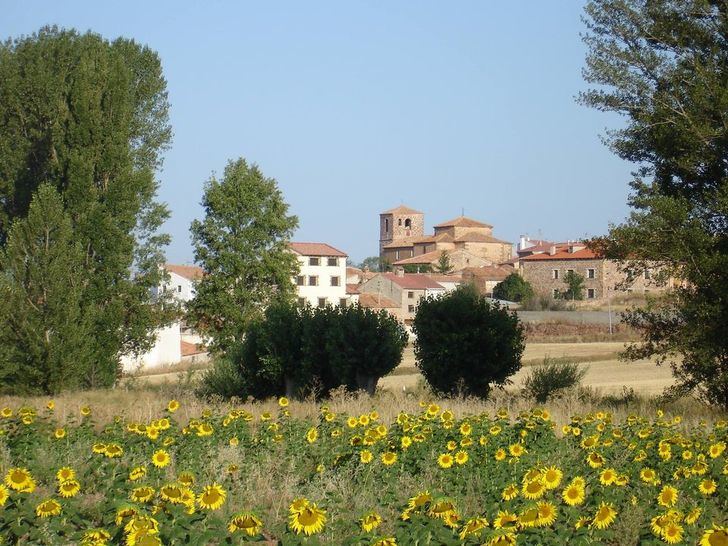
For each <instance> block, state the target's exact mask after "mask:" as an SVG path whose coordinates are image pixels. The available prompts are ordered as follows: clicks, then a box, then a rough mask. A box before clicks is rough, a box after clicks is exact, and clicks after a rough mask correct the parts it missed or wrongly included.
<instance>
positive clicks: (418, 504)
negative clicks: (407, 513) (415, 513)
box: [407, 491, 432, 510]
mask: <svg viewBox="0 0 728 546" xmlns="http://www.w3.org/2000/svg"><path fill="white" fill-rule="evenodd" d="M431 502H432V495H430V492H429V491H422V492H421V493H417V494H416V495H415V496H414V497H411V498H410V499H409V501H408V502H407V507H408V508H409V509H410V510H419V509H420V508H423V507H425V506H427V505H428V504H429V503H431Z"/></svg>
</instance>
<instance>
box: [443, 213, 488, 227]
mask: <svg viewBox="0 0 728 546" xmlns="http://www.w3.org/2000/svg"><path fill="white" fill-rule="evenodd" d="M435 227H436V228H442V227H493V226H491V225H490V224H484V223H483V222H478V221H477V220H473V219H472V218H468V217H466V216H458V217H457V218H454V219H452V220H448V221H447V222H442V223H441V224H437V225H436V226H435Z"/></svg>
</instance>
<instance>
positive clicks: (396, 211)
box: [381, 205, 422, 214]
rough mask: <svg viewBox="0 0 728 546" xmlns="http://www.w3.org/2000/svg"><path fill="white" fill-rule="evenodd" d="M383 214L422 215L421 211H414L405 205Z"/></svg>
mask: <svg viewBox="0 0 728 546" xmlns="http://www.w3.org/2000/svg"><path fill="white" fill-rule="evenodd" d="M381 214H422V213H421V212H420V211H419V210H415V209H412V208H410V207H407V206H405V205H400V206H398V207H395V208H393V209H389V210H385V211H384V212H382V213H381Z"/></svg>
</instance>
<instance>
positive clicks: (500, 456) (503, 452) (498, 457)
mask: <svg viewBox="0 0 728 546" xmlns="http://www.w3.org/2000/svg"><path fill="white" fill-rule="evenodd" d="M505 458H506V450H505V449H503V448H500V449H498V450H497V451H496V452H495V460H496V461H502V460H503V459H505Z"/></svg>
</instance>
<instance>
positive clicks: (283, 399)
mask: <svg viewBox="0 0 728 546" xmlns="http://www.w3.org/2000/svg"><path fill="white" fill-rule="evenodd" d="M278 406H279V407H281V408H287V407H288V398H286V397H285V396H281V397H280V398H279V399H278Z"/></svg>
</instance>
